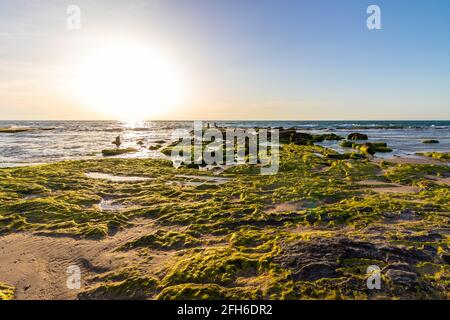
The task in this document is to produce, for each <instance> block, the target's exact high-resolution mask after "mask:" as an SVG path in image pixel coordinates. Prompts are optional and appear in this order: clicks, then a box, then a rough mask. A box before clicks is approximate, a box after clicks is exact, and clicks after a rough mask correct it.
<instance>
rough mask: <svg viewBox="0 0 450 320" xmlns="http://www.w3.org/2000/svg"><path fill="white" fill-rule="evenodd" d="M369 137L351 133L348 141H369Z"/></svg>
mask: <svg viewBox="0 0 450 320" xmlns="http://www.w3.org/2000/svg"><path fill="white" fill-rule="evenodd" d="M367 139H369V137H368V136H367V135H366V134H364V133H358V132H355V133H350V134H349V135H348V137H347V140H367Z"/></svg>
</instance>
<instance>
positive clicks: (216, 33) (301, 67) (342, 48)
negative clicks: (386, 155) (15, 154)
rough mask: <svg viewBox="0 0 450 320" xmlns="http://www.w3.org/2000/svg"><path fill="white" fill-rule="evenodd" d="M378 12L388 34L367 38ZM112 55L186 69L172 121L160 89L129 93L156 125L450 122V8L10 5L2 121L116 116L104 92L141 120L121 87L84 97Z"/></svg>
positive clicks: (3, 30)
mask: <svg viewBox="0 0 450 320" xmlns="http://www.w3.org/2000/svg"><path fill="white" fill-rule="evenodd" d="M373 4H374V5H378V6H379V7H380V9H381V29H380V30H369V29H368V28H367V25H366V20H367V18H368V16H369V15H368V14H367V12H366V10H367V7H368V6H369V5H373ZM69 5H77V6H78V7H79V8H80V10H81V11H80V13H81V15H80V23H81V24H80V29H79V30H70V29H69V28H67V19H68V17H69V15H70V14H68V13H67V11H66V10H67V7H68V6H69ZM111 43H113V44H115V45H119V46H120V45H123V46H127V44H129V43H133V44H137V45H138V46H139V45H141V46H142V47H146V48H147V47H151V48H153V49H154V50H156V51H157V52H158V53H159V54H160V55H162V56H163V58H164V61H170V62H169V64H170V65H171V66H172V67H173V69H174V70H176V73H177V76H176V79H177V81H178V82H177V86H176V88H179V87H180V86H181V87H182V92H183V94H180V96H181V98H180V99H179V101H177V104H176V106H171V108H168V107H167V108H166V106H165V105H164V103H161V105H160V106H154V105H155V104H156V103H155V101H160V100H155V99H153V98H152V97H153V96H158V97H159V96H161V93H160V91H161V90H162V89H161V88H163V87H162V85H160V83H158V81H156V82H155V81H153V82H152V81H150V82H149V83H148V84H147V83H146V84H145V86H140V85H139V84H138V83H137V81H138V79H136V78H133V76H130V77H129V78H126V79H125V80H123V79H122V80H121V81H126V84H125V85H128V87H129V86H130V84H131V86H132V87H138V88H139V89H137V90H144V91H145V92H139V94H143V96H145V97H146V99H148V100H145V99H144V101H145V102H146V103H148V104H149V106H148V108H149V109H151V108H153V109H154V112H152V113H151V116H150V118H148V119H149V120H151V119H170V120H195V119H199V120H200V119H211V120H212V119H217V120H219V119H223V120H384V119H386V120H401V119H402V120H403V119H404V120H409V119H411V120H412V119H415V120H449V119H450V58H449V57H450V1H448V0H430V1H425V0H421V1H418V0H396V1H391V0H386V1H384V0H370V1H366V0H341V1H337V0H304V1H302V0H148V1H144V0H129V1H119V0H105V1H101V0H98V1H92V0H91V1H87V0H71V1H65V0H60V1H51V0H48V1H47V0H28V1H25V0H2V1H1V2H0V120H13V119H14V120H20V119H24V120H35V119H36V120H55V119H56V120H58V119H61V120H67V119H73V120H87V119H112V118H117V117H120V115H118V114H112V113H110V114H108V112H107V111H106V112H105V110H104V108H97V107H96V105H95V103H94V100H95V101H97V100H101V101H105V99H102V98H104V97H103V96H102V95H105V91H107V92H108V95H109V98H110V99H109V100H108V101H111V103H113V104H114V103H116V104H118V103H119V102H120V105H118V106H119V107H120V108H122V104H123V109H122V114H123V115H125V114H126V113H128V114H132V113H133V112H135V111H136V112H137V111H139V110H137V109H136V108H135V109H133V107H131V106H127V105H126V104H127V103H124V101H123V100H121V99H115V98H116V96H117V95H118V91H120V90H117V85H119V86H120V85H122V84H121V83H120V82H119V83H116V82H117V81H116V82H114V83H113V84H112V82H113V81H112V80H110V82H106V84H105V85H99V86H98V88H99V90H98V92H97V85H96V84H95V82H92V83H93V84H91V83H90V82H89V86H90V89H91V90H89V94H91V95H90V99H91V101H89V99H87V100H86V99H84V100H83V98H81V96H83V92H81V94H80V92H79V90H78V91H77V89H74V87H75V86H74V85H73V83H74V81H73V78H74V77H76V76H77V75H78V73H77V72H78V71H79V70H80V69H77V68H78V66H80V65H83V61H89V59H90V55H92V54H93V53H95V52H97V51H98V50H101V49H102V47H107V45H108V44H111ZM96 50H97V51H96ZM102 59H103V58H102ZM103 60H104V59H103ZM128 60H130V61H131V60H133V58H132V57H129V58H128ZM137 61H138V63H140V62H139V60H137ZM159 61H160V60H155V61H153V63H159ZM111 64H112V65H111V69H115V65H114V62H112V63H111ZM119 64H120V63H119ZM104 67H105V66H104ZM105 68H106V69H109V65H108V64H106V67H105ZM85 69H86V68H85ZM93 69H94V70H92V71H91V73H89V71H88V72H87V73H85V74H84V78H83V79H86V80H89V78H93V79H96V78H95V76H96V75H98V72H99V70H95V66H94V67H93ZM119 69H120V68H119ZM159 69H160V68H158V67H156V70H159ZM102 70H103V69H102ZM95 72H97V74H96V73H95ZM155 72H156V73H158V72H164V71H161V70H159V71H155ZM157 76H159V75H158V74H157ZM180 79H181V80H180ZM87 82H88V81H87ZM168 82H171V80H170V81H168ZM110 83H111V84H110ZM135 84H136V85H135ZM168 86H169V87H170V85H168ZM168 89H171V90H173V91H175V90H178V91H179V89H175V86H174V87H173V88H172V87H170V88H168ZM84 90H85V91H86V90H88V89H84ZM84 93H86V92H84ZM124 93H125V97H126V93H127V92H124ZM134 93H135V92H132V91H130V94H134ZM95 95H97V96H95ZM139 97H140V95H139ZM163 98H164V97H163ZM152 99H153V100H152ZM134 100H135V99H134ZM134 100H132V99H130V101H134ZM152 102H153V103H152ZM116 108H117V105H116ZM141 111H142V110H141ZM136 114H137V113H136Z"/></svg>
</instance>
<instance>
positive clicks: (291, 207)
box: [268, 200, 318, 213]
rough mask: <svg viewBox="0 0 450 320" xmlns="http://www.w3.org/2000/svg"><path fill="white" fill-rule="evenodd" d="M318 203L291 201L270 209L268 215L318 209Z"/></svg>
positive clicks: (275, 205)
mask: <svg viewBox="0 0 450 320" xmlns="http://www.w3.org/2000/svg"><path fill="white" fill-rule="evenodd" d="M317 204H318V203H317V202H316V201H312V200H302V201H290V202H282V203H277V204H274V205H273V206H271V207H270V208H269V209H268V213H281V212H288V211H301V210H305V209H311V208H315V207H317Z"/></svg>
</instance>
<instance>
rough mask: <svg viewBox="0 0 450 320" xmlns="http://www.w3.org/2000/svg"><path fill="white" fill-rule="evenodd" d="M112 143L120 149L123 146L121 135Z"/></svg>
mask: <svg viewBox="0 0 450 320" xmlns="http://www.w3.org/2000/svg"><path fill="white" fill-rule="evenodd" d="M112 143H113V144H115V145H116V147H117V148H119V147H120V145H121V144H122V141H121V139H120V135H118V136H117V137H116V140H115V141H113V142H112Z"/></svg>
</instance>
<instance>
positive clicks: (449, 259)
mask: <svg viewBox="0 0 450 320" xmlns="http://www.w3.org/2000/svg"><path fill="white" fill-rule="evenodd" d="M442 261H444V262H445V263H446V264H450V254H444V255H442Z"/></svg>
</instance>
